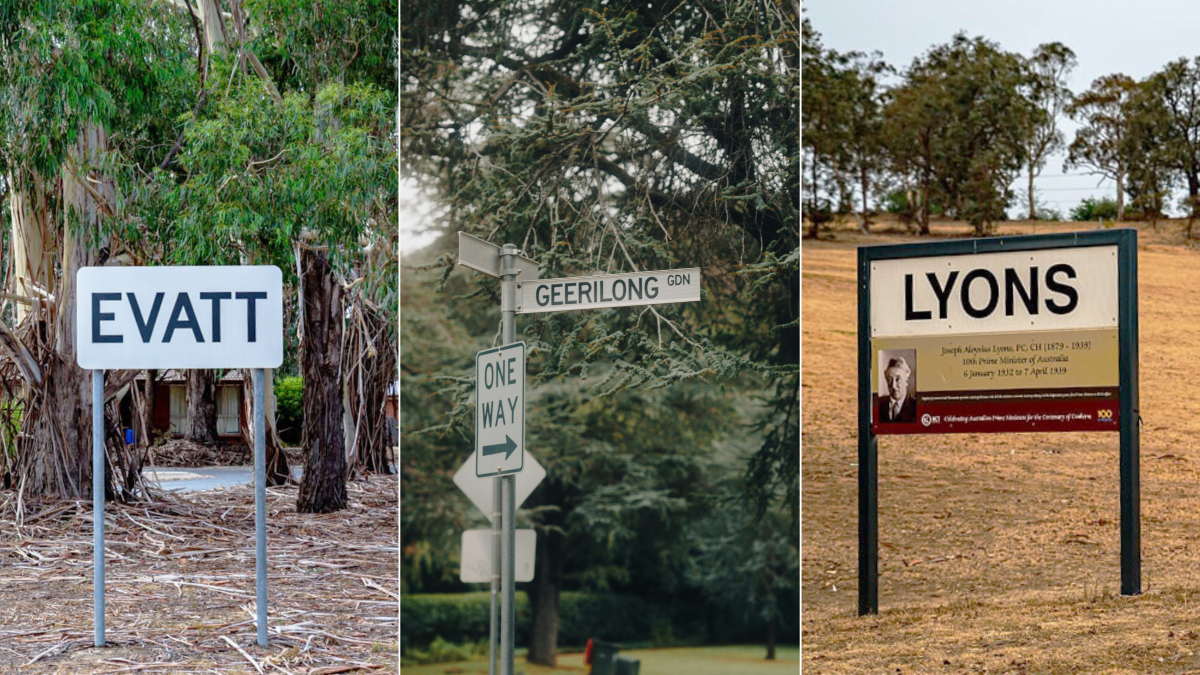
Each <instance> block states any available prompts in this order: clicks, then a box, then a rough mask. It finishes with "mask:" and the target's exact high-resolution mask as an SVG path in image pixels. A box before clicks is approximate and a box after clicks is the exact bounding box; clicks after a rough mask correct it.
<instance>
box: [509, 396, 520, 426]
mask: <svg viewBox="0 0 1200 675" xmlns="http://www.w3.org/2000/svg"><path fill="white" fill-rule="evenodd" d="M520 400H521V397H520V396H514V397H512V398H510V399H508V410H509V416H510V417H512V418H513V421H514V422H515V421H516V420H517V401H520Z"/></svg>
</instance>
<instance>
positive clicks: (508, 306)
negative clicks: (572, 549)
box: [492, 244, 519, 675]
mask: <svg viewBox="0 0 1200 675" xmlns="http://www.w3.org/2000/svg"><path fill="white" fill-rule="evenodd" d="M518 253H519V252H518V250H517V247H516V246H514V245H512V244H505V245H504V247H503V248H501V249H500V274H501V276H500V279H501V283H500V342H501V343H502V345H508V344H512V343H514V342H516V341H517V302H516V300H517V298H516V296H517V269H516V263H517V258H516V256H517V255H518ZM496 480H497V482H498V483H499V484H500V485H498V486H497V487H502V490H497V491H496V494H497V495H500V494H501V492H502V493H503V495H502V497H503V501H502V508H501V511H500V513H501V515H500V520H501V522H502V523H503V529H504V536H503V537H502V539H503V542H502V546H501V548H502V549H503V556H502V558H501V565H500V577H501V579H500V583H501V588H502V592H501V599H502V601H503V607H502V608H501V611H500V641H501V645H500V654H501V656H500V673H501V675H513V641H514V640H513V638H514V635H513V633H514V631H515V629H516V623H517V617H516V604H515V603H514V602H513V600H514V598H513V595H514V594H515V593H516V585H515V583H514V581H513V579H514V577H513V571H514V568H515V567H516V537H517V534H516V527H515V522H514V521H515V520H516V515H517V514H516V510H517V509H516V497H515V494H516V490H515V487H516V477H514V476H512V475H508V476H500V477H499V478H497V479H496ZM492 527H493V528H495V525H493V526H492ZM493 531H495V530H494V529H493ZM495 560H496V556H493V561H495Z"/></svg>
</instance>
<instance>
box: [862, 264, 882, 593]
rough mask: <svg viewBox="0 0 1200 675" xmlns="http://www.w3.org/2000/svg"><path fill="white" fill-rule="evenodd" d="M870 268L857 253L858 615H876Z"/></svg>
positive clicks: (876, 474) (876, 467)
mask: <svg viewBox="0 0 1200 675" xmlns="http://www.w3.org/2000/svg"><path fill="white" fill-rule="evenodd" d="M870 288H871V265H870V262H869V260H868V259H867V256H866V250H865V249H861V248H860V249H859V250H858V615H859V616H863V615H866V614H878V613H879V443H878V440H877V439H876V438H875V433H874V432H873V431H872V430H871V397H872V391H873V390H872V388H871V335H870V330H869V326H870V321H871V293H870Z"/></svg>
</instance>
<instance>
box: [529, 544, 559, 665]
mask: <svg viewBox="0 0 1200 675" xmlns="http://www.w3.org/2000/svg"><path fill="white" fill-rule="evenodd" d="M562 539H563V537H562V534H561V533H559V532H555V531H553V530H549V529H547V530H546V531H544V532H543V533H541V534H540V535H539V536H538V556H537V569H536V570H535V572H534V576H533V582H532V583H531V584H530V585H529V588H528V589H527V592H528V593H529V607H530V609H531V610H532V612H533V626H532V629H531V630H530V637H529V654H528V656H526V657H525V660H527V661H529V662H530V663H539V664H541V665H543V666H550V667H552V668H553V667H556V666H557V665H558V617H559V608H560V605H559V602H560V599H561V596H562V574H563V558H564V555H563V541H562Z"/></svg>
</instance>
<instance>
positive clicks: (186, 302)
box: [163, 293, 253, 343]
mask: <svg viewBox="0 0 1200 675" xmlns="http://www.w3.org/2000/svg"><path fill="white" fill-rule="evenodd" d="M184 313H186V314H187V319H186V320H181V319H180V318H179V316H180V314H184ZM177 328H191V329H192V335H193V336H195V338H196V342H204V334H203V333H201V332H200V322H199V321H196V313H195V312H194V311H192V301H191V300H190V299H188V294H187V293H180V294H179V295H178V296H177V297H176V298H175V308H174V309H172V310H171V319H170V320H169V321H167V332H165V333H163V342H164V343H167V342H170V341H171V336H173V335H174V334H175V329H177ZM251 342H253V340H251Z"/></svg>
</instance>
